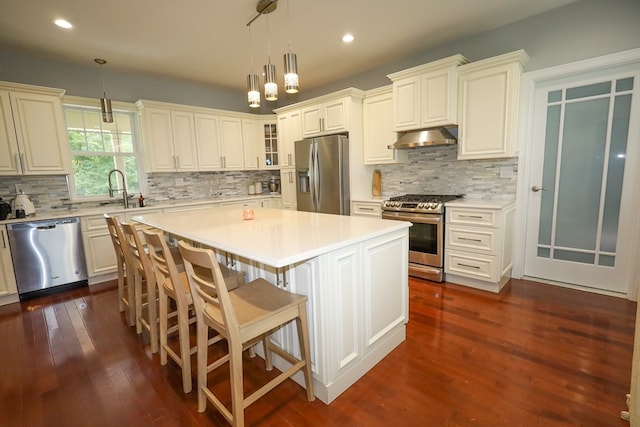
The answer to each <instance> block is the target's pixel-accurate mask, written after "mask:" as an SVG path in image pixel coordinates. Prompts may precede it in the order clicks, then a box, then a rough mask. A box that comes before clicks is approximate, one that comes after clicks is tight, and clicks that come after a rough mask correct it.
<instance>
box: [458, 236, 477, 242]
mask: <svg viewBox="0 0 640 427" xmlns="http://www.w3.org/2000/svg"><path fill="white" fill-rule="evenodd" d="M458 240H468V241H470V242H478V243H482V240H480V239H470V238H468V237H458Z"/></svg>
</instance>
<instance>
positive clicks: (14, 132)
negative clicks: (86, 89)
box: [0, 82, 71, 175]
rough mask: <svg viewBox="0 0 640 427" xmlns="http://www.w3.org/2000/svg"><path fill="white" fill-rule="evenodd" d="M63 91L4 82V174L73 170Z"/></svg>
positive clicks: (0, 156) (0, 139)
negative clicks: (62, 100)
mask: <svg viewBox="0 0 640 427" xmlns="http://www.w3.org/2000/svg"><path fill="white" fill-rule="evenodd" d="M63 93H64V91H63V90H60V89H50V88H44V87H38V86H30V85H21V84H15V83H4V82H0V175H52V174H54V175H61V174H69V173H71V154H70V151H69V144H68V142H67V131H66V127H65V121H64V116H63V113H62V102H61V100H60V97H61V96H62V94H63Z"/></svg>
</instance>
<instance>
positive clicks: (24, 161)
mask: <svg viewBox="0 0 640 427" xmlns="http://www.w3.org/2000/svg"><path fill="white" fill-rule="evenodd" d="M20 167H21V168H22V173H26V172H28V169H27V159H26V158H25V156H24V154H20Z"/></svg>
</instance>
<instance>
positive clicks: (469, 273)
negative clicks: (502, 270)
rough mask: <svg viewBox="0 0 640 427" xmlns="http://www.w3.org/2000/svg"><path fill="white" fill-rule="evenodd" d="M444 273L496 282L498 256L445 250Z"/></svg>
mask: <svg viewBox="0 0 640 427" xmlns="http://www.w3.org/2000/svg"><path fill="white" fill-rule="evenodd" d="M444 265H445V269H444V271H445V273H449V274H457V275H458V276H464V277H470V278H472V279H476V280H482V281H486V282H493V283H496V282H498V281H499V280H500V274H499V272H498V258H497V257H495V256H492V255H481V254H475V253H471V252H462V251H455V250H449V251H445V264H444Z"/></svg>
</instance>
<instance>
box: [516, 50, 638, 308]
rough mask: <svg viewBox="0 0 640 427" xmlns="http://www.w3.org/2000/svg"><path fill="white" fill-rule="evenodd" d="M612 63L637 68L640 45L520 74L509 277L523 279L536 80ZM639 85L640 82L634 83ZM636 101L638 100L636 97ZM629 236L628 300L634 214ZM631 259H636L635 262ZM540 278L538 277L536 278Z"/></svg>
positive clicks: (633, 295)
mask: <svg viewBox="0 0 640 427" xmlns="http://www.w3.org/2000/svg"><path fill="white" fill-rule="evenodd" d="M614 66H629V68H630V69H631V68H633V67H636V68H638V67H640V48H636V49H631V50H626V51H622V52H618V53H613V54H609V55H604V56H599V57H595V58H590V59H586V60H583V61H577V62H572V63H569V64H563V65H558V66H554V67H550V68H545V69H542V70H537V71H531V72H528V73H525V74H524V75H523V80H522V93H521V98H520V99H521V101H520V126H519V131H518V177H517V184H516V211H515V218H514V221H515V223H514V241H513V243H514V246H513V247H514V253H513V268H512V273H511V275H512V277H514V278H519V279H521V278H523V276H524V262H525V243H526V242H525V239H526V228H527V227H526V226H527V212H528V209H529V206H528V200H529V191H530V190H529V182H530V180H531V172H532V171H531V165H530V161H529V159H530V158H531V151H532V149H533V142H534V141H533V125H534V117H533V114H534V109H535V91H536V86H537V85H538V83H541V82H544V81H547V80H551V79H563V78H566V79H567V80H568V81H569V79H570V78H571V77H573V76H575V75H578V74H583V73H588V72H597V71H599V70H602V69H605V68H610V67H614ZM635 84H640V81H638V82H635ZM636 102H638V100H636ZM639 134H640V130H638V129H629V138H630V140H632V141H633V140H635V141H638V140H639V139H640V135H639ZM638 166H640V165H638V164H636V165H630V164H628V165H627V167H636V168H637V167H638ZM635 181H636V182H635V183H633V184H632V185H634V189H633V195H634V196H633V197H634V199H635V200H636V201H638V200H640V173H638V174H636V179H635ZM630 232H631V234H632V236H633V237H632V239H633V241H635V242H639V243H637V244H635V245H634V246H633V247H632V248H631V251H632V253H631V254H629V255H630V258H629V259H630V264H631V265H634V264H635V270H634V267H630V268H631V269H632V271H630V272H629V277H630V278H631V281H630V284H629V287H628V289H627V294H626V296H627V299H629V300H633V301H637V300H638V290H639V289H640V248H639V246H640V216H637V215H636V216H635V218H634V219H633V223H632V225H631V230H630ZM632 260H636V262H635V263H634V262H633V261H632ZM535 280H537V281H541V280H540V279H535ZM553 283H554V284H557V285H560V286H565V287H569V288H576V289H581V290H586V291H590V292H596V293H602V294H607V295H614V296H618V297H619V296H620V294H618V293H609V292H607V291H604V290H602V291H600V290H596V289H592V288H586V287H580V286H576V285H571V284H565V283H555V282H553Z"/></svg>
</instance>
